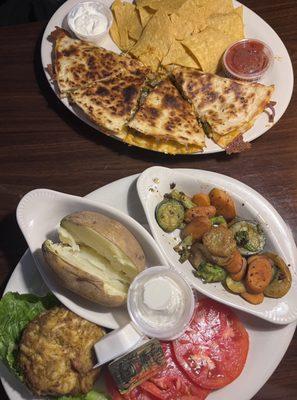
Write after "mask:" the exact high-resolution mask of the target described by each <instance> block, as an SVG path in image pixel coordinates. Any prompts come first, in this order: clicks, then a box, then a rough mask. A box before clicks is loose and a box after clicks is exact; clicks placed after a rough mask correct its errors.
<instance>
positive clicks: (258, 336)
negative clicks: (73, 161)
mask: <svg viewBox="0 0 297 400" xmlns="http://www.w3.org/2000/svg"><path fill="white" fill-rule="evenodd" d="M182 171H183V172H186V173H187V174H189V175H190V176H192V177H194V178H196V179H197V178H199V177H200V171H198V172H197V171H195V170H186V169H185V170H182ZM137 178H138V175H133V176H129V177H127V178H123V179H120V180H118V181H116V182H113V183H111V184H109V185H106V186H104V187H102V188H100V189H97V190H95V191H94V192H93V193H91V194H89V195H88V196H87V198H88V199H90V200H93V201H96V202H98V204H101V205H102V204H107V205H109V206H112V207H115V208H117V209H119V210H121V211H122V212H124V213H126V214H128V215H130V216H131V217H132V218H134V219H136V220H137V221H138V222H139V223H140V224H141V225H143V226H146V224H147V221H146V218H145V215H144V212H143V210H142V206H141V204H140V201H139V199H138V195H137V191H136V181H137ZM7 291H18V292H20V293H29V292H30V293H36V294H38V295H43V294H45V293H46V292H47V288H46V286H45V285H44V283H43V280H42V278H41V276H40V274H39V272H38V270H37V268H36V267H35V264H34V260H33V258H32V256H31V254H30V252H29V251H27V252H26V253H25V254H24V256H23V257H22V259H21V260H20V262H19V263H18V265H17V266H16V269H15V270H14V272H13V274H12V276H11V278H10V280H9V282H8V284H7V287H6V289H5V292H7ZM238 315H239V317H240V319H241V320H242V321H243V323H244V324H245V326H246V328H247V330H248V333H249V337H250V351H249V354H248V358H247V362H246V365H245V368H244V370H243V372H242V374H241V375H240V376H239V378H237V379H236V380H235V381H234V382H233V383H231V384H230V385H228V386H227V387H225V388H223V389H221V390H218V391H216V392H213V393H212V394H211V395H210V396H209V397H208V398H207V400H226V399H228V400H238V393H240V400H250V399H251V398H252V397H253V396H254V395H255V394H256V393H257V392H258V390H259V389H260V388H261V387H262V386H263V385H264V383H265V382H266V381H267V379H268V378H269V377H270V375H271V374H272V373H273V371H274V370H275V368H276V367H277V365H278V364H279V362H280V361H281V359H282V358H283V356H284V354H285V352H286V350H287V347H288V345H289V343H290V341H291V339H292V336H293V334H294V331H295V328H296V324H295V323H293V324H290V325H286V326H280V325H273V324H270V323H268V322H266V321H263V320H260V319H258V318H255V317H253V316H251V315H248V314H246V313H241V312H238ZM0 375H1V380H2V384H3V386H4V389H5V390H6V393H7V394H8V397H9V398H10V400H24V399H26V400H37V398H36V397H34V396H32V395H31V394H30V393H29V392H28V390H27V389H26V387H25V386H24V385H22V384H21V383H20V382H19V381H18V380H17V379H16V378H15V377H14V376H12V375H11V374H10V373H9V372H8V371H7V370H6V368H5V367H4V366H3V364H1V363H0Z"/></svg>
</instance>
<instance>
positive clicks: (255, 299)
mask: <svg viewBox="0 0 297 400" xmlns="http://www.w3.org/2000/svg"><path fill="white" fill-rule="evenodd" d="M240 296H241V297H243V298H244V299H245V300H246V301H248V302H249V303H251V304H255V305H256V304H261V303H262V302H263V300H264V294H263V293H258V294H251V293H248V292H245V293H240Z"/></svg>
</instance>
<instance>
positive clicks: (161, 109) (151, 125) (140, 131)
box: [124, 78, 204, 154]
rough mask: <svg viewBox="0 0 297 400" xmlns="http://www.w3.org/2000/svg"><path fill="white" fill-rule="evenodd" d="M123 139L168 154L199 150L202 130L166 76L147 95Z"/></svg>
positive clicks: (190, 108)
mask: <svg viewBox="0 0 297 400" xmlns="http://www.w3.org/2000/svg"><path fill="white" fill-rule="evenodd" d="M128 127H129V128H130V130H129V133H128V135H127V136H126V138H125V139H124V140H125V142H127V143H130V144H134V145H137V146H140V147H145V148H147V149H151V150H156V151H162V152H166V153H170V154H178V153H180V154H184V153H193V152H199V151H202V149H203V147H204V132H203V129H202V127H201V126H200V125H199V123H198V121H197V118H196V116H195V113H194V110H193V109H192V106H191V105H190V104H189V102H187V101H186V100H185V99H183V98H182V96H181V95H180V93H179V92H178V90H177V89H176V87H175V86H174V85H173V84H172V82H171V81H170V80H169V79H168V78H167V79H164V80H162V81H161V82H160V83H159V84H158V85H157V86H156V87H155V88H153V89H152V90H151V91H150V92H149V93H148V95H147V96H146V98H145V100H144V101H143V103H142V104H141V105H140V107H139V109H138V111H137V112H136V113H135V115H134V116H133V118H132V119H131V120H130V122H128Z"/></svg>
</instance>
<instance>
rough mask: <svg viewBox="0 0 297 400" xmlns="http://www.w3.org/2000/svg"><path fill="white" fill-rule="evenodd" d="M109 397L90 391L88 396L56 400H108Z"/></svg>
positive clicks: (64, 397) (66, 397) (63, 397)
mask: <svg viewBox="0 0 297 400" xmlns="http://www.w3.org/2000/svg"><path fill="white" fill-rule="evenodd" d="M109 399H110V397H109V396H106V395H105V394H103V393H99V392H97V391H96V390H91V391H90V392H89V393H88V394H84V395H82V396H62V397H58V400H109Z"/></svg>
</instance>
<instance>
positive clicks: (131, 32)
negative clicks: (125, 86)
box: [110, 0, 244, 73]
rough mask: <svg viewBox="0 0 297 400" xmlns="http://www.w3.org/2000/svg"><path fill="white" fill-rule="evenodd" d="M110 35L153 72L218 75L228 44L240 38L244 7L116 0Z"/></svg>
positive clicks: (212, 1)
mask: <svg viewBox="0 0 297 400" xmlns="http://www.w3.org/2000/svg"><path fill="white" fill-rule="evenodd" d="M111 9H112V12H113V16H114V23H113V25H112V28H111V30H110V33H111V36H112V38H113V40H114V41H115V43H116V44H117V45H118V47H119V48H120V49H121V50H122V51H125V52H129V53H130V54H132V55H133V56H135V57H137V58H138V59H139V60H141V61H142V62H143V63H144V64H145V65H147V66H149V67H151V68H152V69H153V71H156V70H157V69H158V68H159V67H162V66H163V67H165V68H166V67H170V65H180V66H185V67H191V68H197V69H200V70H202V71H205V72H212V73H214V72H216V71H217V70H218V69H219V66H220V60H221V57H222V55H223V53H224V51H225V50H226V48H227V47H228V46H230V45H231V44H232V43H233V42H235V41H237V40H240V39H243V38H244V25H243V15H242V12H243V10H242V6H241V7H238V8H234V7H233V2H232V0H136V2H135V4H132V3H127V2H124V1H123V2H122V1H121V0H115V1H114V3H113V5H112V7H111Z"/></svg>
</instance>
